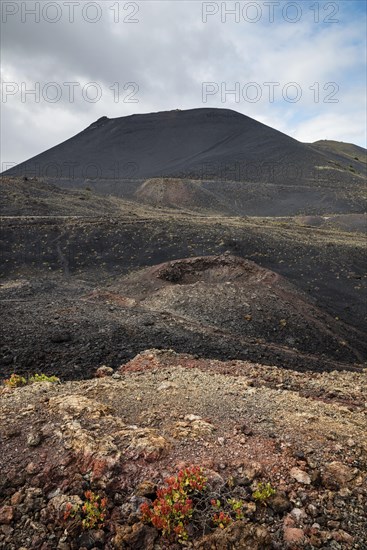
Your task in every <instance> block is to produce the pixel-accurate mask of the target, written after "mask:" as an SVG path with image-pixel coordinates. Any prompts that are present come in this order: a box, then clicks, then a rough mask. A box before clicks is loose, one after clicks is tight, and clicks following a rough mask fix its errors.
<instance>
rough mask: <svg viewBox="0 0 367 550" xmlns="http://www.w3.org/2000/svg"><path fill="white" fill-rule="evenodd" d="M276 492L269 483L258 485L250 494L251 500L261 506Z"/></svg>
mask: <svg viewBox="0 0 367 550" xmlns="http://www.w3.org/2000/svg"><path fill="white" fill-rule="evenodd" d="M275 493H276V491H275V489H273V487H272V486H271V485H270V483H259V484H258V486H257V489H256V491H254V492H253V493H252V498H253V499H254V500H258V501H259V502H261V503H262V504H266V501H267V500H268V499H269V498H270V497H272V496H273V495H275Z"/></svg>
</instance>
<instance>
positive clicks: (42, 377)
mask: <svg viewBox="0 0 367 550" xmlns="http://www.w3.org/2000/svg"><path fill="white" fill-rule="evenodd" d="M38 382H51V383H52V384H57V383H58V382H60V378H57V376H47V374H37V373H36V374H34V375H33V376H31V377H30V378H29V383H30V384H37V383H38Z"/></svg>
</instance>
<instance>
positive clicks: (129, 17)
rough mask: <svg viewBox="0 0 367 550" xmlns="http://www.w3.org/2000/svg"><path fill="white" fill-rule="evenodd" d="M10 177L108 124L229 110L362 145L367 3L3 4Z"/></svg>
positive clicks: (4, 157) (4, 133)
mask: <svg viewBox="0 0 367 550" xmlns="http://www.w3.org/2000/svg"><path fill="white" fill-rule="evenodd" d="M1 12H2V13H1V27H2V28H1V102H0V108H1V121H2V125H1V127H2V129H1V162H2V165H1V166H2V169H5V168H6V167H9V166H10V165H12V164H13V163H18V162H21V161H23V160H26V159H28V158H30V157H32V156H34V155H36V154H38V153H40V152H42V151H44V150H46V149H48V148H50V147H52V146H54V145H56V144H58V143H60V142H61V141H64V140H65V139H68V138H69V137H71V136H72V135H74V134H76V133H78V132H80V131H81V130H83V129H84V128H85V127H86V126H88V125H89V124H91V123H92V122H93V121H94V120H96V119H98V118H99V117H101V116H104V115H106V116H108V117H111V118H112V117H119V116H125V115H130V114H133V113H146V112H152V111H161V110H170V109H176V108H180V109H191V108H196V107H222V108H223V107H226V108H230V109H235V110H237V111H239V112H242V113H244V114H246V115H248V116H251V117H253V118H255V119H257V120H259V121H261V122H263V123H265V124H268V125H269V126H272V127H274V128H276V129H278V130H281V131H283V132H285V133H287V134H289V135H291V136H293V137H295V138H296V139H299V140H301V141H305V142H310V141H316V140H318V139H336V140H340V141H346V142H352V143H356V144H358V145H362V146H364V147H365V146H366V133H365V120H366V95H365V88H366V76H365V75H366V67H365V58H366V37H365V31H366V2H365V1H364V0H358V1H353V0H346V1H343V0H339V1H325V2H323V1H318V2H317V1H316V2H315V0H312V1H307V0H301V1H298V2H290V1H289V2H288V1H284V0H278V1H276V0H274V1H272V0H269V1H265V0H261V1H260V0H257V1H251V2H250V1H242V2H241V1H239V2H234V1H228V2H222V1H218V2H216V1H212V2H202V1H201V0H200V1H199V0H190V1H186V0H165V1H162V0H157V1H156V0H143V1H139V0H137V1H136V2H135V1H134V2H129V1H127V2H124V1H116V0H111V1H110V0H104V1H100V2H89V1H86V0H79V1H63V0H60V1H53V2H52V1H47V0H43V1H41V2H33V1H26V2H23V1H6V0H2V2H1Z"/></svg>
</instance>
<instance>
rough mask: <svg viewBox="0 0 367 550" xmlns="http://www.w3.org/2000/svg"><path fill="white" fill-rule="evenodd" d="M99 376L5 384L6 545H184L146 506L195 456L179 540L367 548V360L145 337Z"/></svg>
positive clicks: (209, 547) (207, 544) (213, 548)
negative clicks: (165, 532)
mask: <svg viewBox="0 0 367 550" xmlns="http://www.w3.org/2000/svg"><path fill="white" fill-rule="evenodd" d="M112 373H113V375H112V376H111V374H112ZM98 375H99V376H102V375H104V377H102V378H96V379H93V380H87V381H83V382H71V383H64V384H51V383H47V382H44V383H35V384H32V385H29V386H25V387H23V388H18V389H14V390H12V389H8V388H4V389H2V390H1V389H0V437H1V441H2V453H1V455H0V469H1V474H2V475H1V478H0V497H1V504H0V548H1V549H2V550H19V549H21V548H22V549H23V548H24V549H28V548H37V549H38V548H42V549H45V548H47V549H48V550H56V549H57V550H79V549H81V548H87V549H88V548H90V549H92V548H101V549H102V548H105V549H106V550H114V549H118V548H119V549H121V548H125V549H130V550H153V549H154V550H168V549H171V550H176V549H178V548H180V547H182V545H181V544H176V542H175V538H176V537H175V535H174V533H173V536H171V539H170V540H167V538H162V536H161V533H162V530H161V529H156V528H155V527H153V526H152V524H151V523H150V522H149V521H147V520H144V518H143V515H142V512H141V508H140V506H141V505H142V504H143V503H145V505H146V506H148V509H149V507H151V505H152V501H154V500H155V499H156V498H157V488H162V487H165V486H166V487H167V482H164V480H166V479H167V478H168V477H169V476H177V474H178V473H179V472H180V471H181V472H185V469H186V468H191V467H192V466H196V467H198V468H202V470H201V472H202V474H201V475H202V476H203V477H204V483H203V485H202V486H200V488H199V489H197V490H196V491H193V492H191V493H190V497H191V499H192V502H193V506H192V508H193V512H192V514H191V515H190V513H189V512H187V514H186V515H185V514H183V515H182V516H180V517H181V518H182V519H181V520H180V521H182V523H183V526H184V527H185V529H186V532H187V539H188V540H187V541H186V542H185V545H184V547H188V548H194V549H198V550H224V549H226V550H235V549H237V550H303V549H304V550H309V549H316V548H324V549H328V550H335V549H338V550H352V549H356V548H359V549H362V548H365V547H366V545H367V538H366V530H365V502H366V491H367V487H366V451H367V440H366V430H365V425H366V400H367V394H366V374H365V373H362V372H360V373H346V372H344V373H335V372H332V373H323V374H315V373H312V374H307V373H302V374H300V373H294V372H292V371H284V370H283V369H280V368H275V367H264V366H262V365H260V364H252V363H249V362H244V361H230V362H223V363H221V362H219V361H210V360H198V359H195V358H193V357H191V356H189V355H177V354H175V353H174V352H172V351H158V350H149V351H146V352H144V353H141V354H140V355H139V356H137V357H136V358H134V359H133V360H132V361H130V362H129V363H128V364H126V365H123V366H121V368H119V369H117V370H116V371H115V372H113V371H112V369H108V368H106V367H104V368H102V369H99V371H98ZM190 471H191V470H190ZM181 475H182V474H181ZM190 475H191V479H195V474H190ZM171 483H172V480H171ZM267 483H269V484H270V488H271V489H272V490H273V491H275V494H273V495H270V496H268V497H264V499H263V500H261V499H259V498H258V496H257V493H256V491H257V490H258V489H260V494H261V491H262V490H263V489H262V487H263V486H264V485H265V484H267ZM261 484H263V486H262V485H261ZM91 498H98V499H102V498H104V499H105V500H104V501H103V506H104V508H103V510H104V514H105V515H104V517H103V519H102V518H101V517H100V516H99V515H98V512H96V508H94V512H91V511H88V510H90V508H85V510H86V512H83V511H82V506H83V505H85V504H86V503H87V505H88V503H89V502H90V501H91ZM101 502H102V501H101V500H98V501H97V503H98V505H99V503H101ZM185 502H186V500H185ZM213 502H214V504H213ZM234 504H235V506H234ZM101 506H102V504H101ZM233 506H234V507H233ZM68 510H69V511H70V510H72V511H73V513H72V514H70V513H69V514H68V513H66V512H68ZM92 510H93V508H92ZM97 510H99V508H98V507H97ZM163 510H164V509H163V508H162V516H163V517H166V516H165V514H167V512H164V511H163ZM168 510H170V508H169V507H168ZM220 511H223V513H225V514H226V515H227V518H229V519H227V520H226V525H227V523H228V525H227V527H226V528H223V529H221V528H220V527H217V526H216V523H215V514H216V513H217V514H218V513H219V512H220ZM236 517H237V519H236ZM93 518H97V519H98V518H99V522H98V524H97V525H94V524H92V527H89V528H87V529H86V528H84V529H83V524H82V521H83V519H84V520H85V521H88V522H89V523H87V525H90V522H91V521H92V520H93ZM157 525H158V524H157ZM175 525H176V523H173V525H172V527H173V526H175Z"/></svg>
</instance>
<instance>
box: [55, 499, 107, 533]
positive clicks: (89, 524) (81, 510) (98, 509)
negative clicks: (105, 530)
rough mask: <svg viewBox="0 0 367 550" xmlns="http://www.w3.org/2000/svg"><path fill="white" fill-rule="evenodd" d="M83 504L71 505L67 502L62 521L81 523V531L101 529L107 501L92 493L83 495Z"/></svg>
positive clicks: (103, 523) (105, 514)
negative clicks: (77, 521)
mask: <svg viewBox="0 0 367 550" xmlns="http://www.w3.org/2000/svg"><path fill="white" fill-rule="evenodd" d="M84 496H85V499H86V500H85V502H84V504H82V505H73V504H71V502H69V503H68V504H67V505H66V509H65V512H64V521H67V520H68V519H70V518H72V519H74V520H79V521H80V522H81V526H82V529H84V530H88V529H96V528H98V529H101V528H102V527H104V525H105V520H106V516H107V499H106V498H101V497H100V496H99V495H96V494H95V493H93V492H92V491H86V492H85V493H84Z"/></svg>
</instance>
